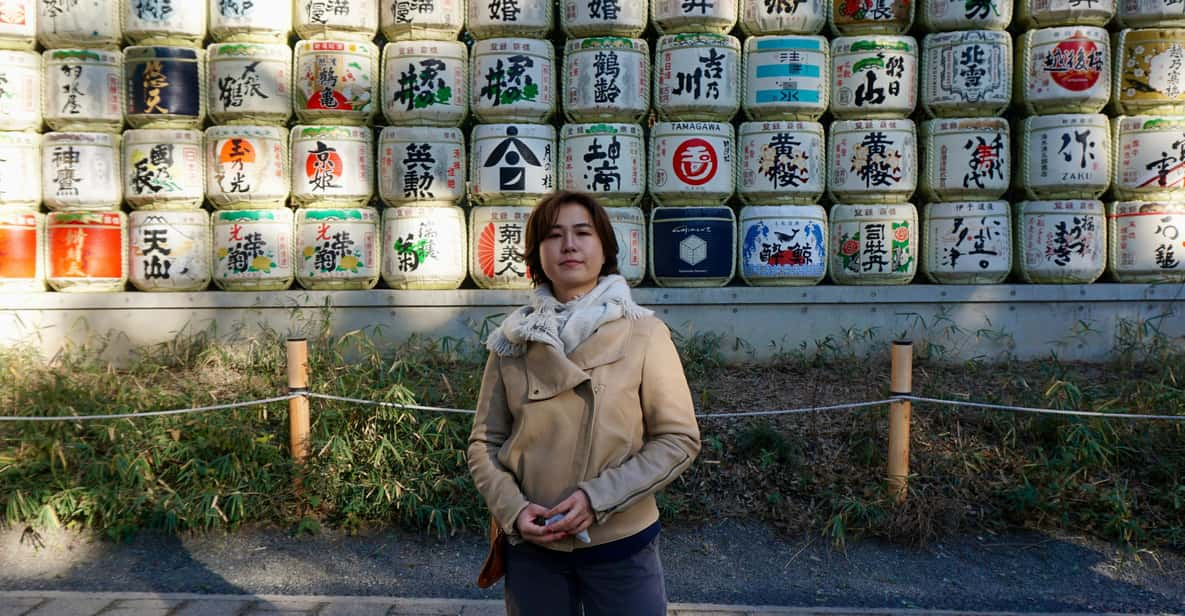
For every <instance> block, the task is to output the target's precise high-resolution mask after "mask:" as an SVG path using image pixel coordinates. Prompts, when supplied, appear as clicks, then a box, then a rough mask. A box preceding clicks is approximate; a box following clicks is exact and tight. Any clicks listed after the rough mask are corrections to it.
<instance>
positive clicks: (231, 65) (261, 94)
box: [206, 43, 292, 125]
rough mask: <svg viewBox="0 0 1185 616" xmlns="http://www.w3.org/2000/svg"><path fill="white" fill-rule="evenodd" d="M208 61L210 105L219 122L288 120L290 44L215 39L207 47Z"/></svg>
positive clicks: (290, 79)
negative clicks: (222, 41) (235, 41)
mask: <svg viewBox="0 0 1185 616" xmlns="http://www.w3.org/2000/svg"><path fill="white" fill-rule="evenodd" d="M206 62H207V64H208V70H209V78H208V79H209V81H208V85H207V87H206V92H207V94H208V101H207V103H206V109H208V110H209V112H210V119H211V120H213V121H214V122H215V123H218V124H276V125H284V124H287V123H288V118H290V117H292V50H291V49H289V48H288V46H287V45H268V44H262V43H215V44H213V45H210V46H209V47H208V48H207V49H206Z"/></svg>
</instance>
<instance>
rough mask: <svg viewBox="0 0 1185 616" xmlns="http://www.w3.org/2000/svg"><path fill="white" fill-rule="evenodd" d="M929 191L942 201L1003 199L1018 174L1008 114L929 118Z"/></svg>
mask: <svg viewBox="0 0 1185 616" xmlns="http://www.w3.org/2000/svg"><path fill="white" fill-rule="evenodd" d="M920 143H921V159H922V172H921V176H920V177H919V183H920V186H919V187H920V188H921V190H922V192H923V194H925V195H927V196H928V197H930V198H932V199H935V200H939V201H971V200H991V199H999V198H1000V197H1002V196H1003V195H1004V193H1005V192H1006V191H1007V190H1008V186H1009V183H1010V182H1011V178H1012V149H1011V147H1009V132H1008V120H1005V119H1004V118H943V119H939V120H927V121H925V122H923V123H922V130H921V141H920Z"/></svg>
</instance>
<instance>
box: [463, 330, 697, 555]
mask: <svg viewBox="0 0 1185 616" xmlns="http://www.w3.org/2000/svg"><path fill="white" fill-rule="evenodd" d="M699 449H700V440H699V427H698V426H697V425H696V421H695V412H694V408H693V407H692V403H691V393H690V391H689V390H688V387H687V379H686V377H685V376H684V375H683V365H682V364H681V363H680V362H679V355H678V353H677V352H676V351H675V345H674V344H673V343H672V342H671V334H670V331H669V330H668V329H667V326H666V325H665V324H664V323H663V322H662V321H661V320H659V319H658V318H656V317H654V316H648V317H644V318H641V319H629V318H621V319H617V320H615V321H611V322H609V323H606V324H605V325H602V326H601V327H600V328H599V329H598V330H597V331H596V332H594V333H593V335H592V336H590V337H589V338H588V339H587V340H585V341H584V342H583V343H582V344H581V345H580V346H579V347H577V348H576V350H575V351H573V352H572V354H571V355H570V356H567V357H565V356H564V354H563V352H561V351H559V350H557V349H555V348H554V347H551V346H549V345H546V344H540V343H532V344H531V345H530V346H529V347H528V350H527V352H526V354H524V355H523V356H521V357H498V356H497V355H495V354H493V353H491V354H490V357H489V361H488V362H487V363H486V368H485V375H484V376H483V377H482V386H481V394H480V397H479V400H478V404H477V416H476V417H475V419H474V423H473V431H472V432H471V433H470V435H469V471H470V473H472V475H473V480H474V482H475V483H476V485H477V490H478V492H480V493H481V495H482V497H483V498H485V501H486V504H487V505H488V506H489V508H490V511H491V512H492V513H493V514H494V517H495V518H496V519H497V520H498V523H499V524H500V525H501V526H502V528H503V530H505V531H506V533H507V535H509V536H510V538H511V540H512V541H513V542H517V541H519V540H520V539H519V537H518V535H517V533H516V532H515V530H514V523H515V520H517V519H518V515H519V513H521V512H522V510H523V509H525V508H526V506H527V504H528V503H530V502H533V503H536V504H539V505H542V506H544V507H553V506H555V505H556V504H558V503H559V502H560V501H562V500H563V499H564V498H566V497H567V496H569V495H570V494H571V493H572V492H573V491H575V490H576V488H581V489H583V490H584V491H585V492H586V493H587V494H588V499H589V503H590V504H591V505H592V509H593V511H594V514H595V521H594V523H593V525H592V527H591V528H589V529H588V534H589V536H590V538H591V539H592V542H591V543H590V544H588V545H590V546H594V545H600V544H604V543H608V542H610V541H615V540H617V539H622V538H625V537H628V536H630V535H633V534H635V533H637V532H639V531H641V530H643V529H645V528H646V527H647V526H649V525H651V524H653V523H654V522H655V521H656V520H657V519H658V507H657V505H656V504H655V499H654V493H655V492H657V491H658V490H660V489H662V487H663V486H665V485H667V484H668V483H670V482H671V481H673V480H674V479H675V478H676V477H678V476H679V474H680V473H682V472H683V470H684V469H686V468H687V467H688V466H689V465H691V462H692V460H694V459H695V456H696V455H697V454H698V453H699ZM547 547H549V548H552V549H556V550H562V551H571V550H573V549H577V548H580V547H586V545H585V544H583V543H579V542H577V541H576V539H575V538H568V539H563V540H560V541H556V542H554V543H551V544H548V545H547Z"/></svg>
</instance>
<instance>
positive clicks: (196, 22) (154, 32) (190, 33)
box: [119, 0, 207, 47]
mask: <svg viewBox="0 0 1185 616" xmlns="http://www.w3.org/2000/svg"><path fill="white" fill-rule="evenodd" d="M119 2H120V5H121V7H122V8H121V11H122V13H121V20H122V26H123V37H124V39H125V40H126V41H127V42H128V44H129V45H178V46H182V47H198V46H200V45H201V44H202V41H203V40H205V38H206V4H207V3H206V2H199V1H197V0H186V1H182V2H177V1H175V0H119Z"/></svg>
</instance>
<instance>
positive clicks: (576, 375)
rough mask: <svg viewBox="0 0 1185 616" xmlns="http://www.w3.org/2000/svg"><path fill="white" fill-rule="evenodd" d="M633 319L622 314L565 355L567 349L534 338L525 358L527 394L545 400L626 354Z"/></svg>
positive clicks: (584, 379)
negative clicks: (591, 371) (595, 369)
mask: <svg viewBox="0 0 1185 616" xmlns="http://www.w3.org/2000/svg"><path fill="white" fill-rule="evenodd" d="M631 321H632V319H630V318H629V317H622V318H620V319H617V320H614V321H610V322H609V323H606V324H604V325H602V326H601V327H599V328H598V329H597V330H596V331H595V332H593V335H591V336H589V337H588V339H586V340H585V341H584V342H582V343H580V346H578V347H576V350H575V351H572V355H571V356H568V357H565V356H564V353H563V351H561V350H559V349H557V348H555V347H553V346H551V345H549V344H542V343H538V342H533V343H531V344H530V345H529V346H528V347H527V353H526V355H524V357H523V359H524V362H525V368H526V372H527V398H528V399H531V400H543V399H546V398H551V397H553V396H555V395H557V394H559V393H560V392H563V391H567V390H569V389H573V388H575V387H576V386H577V385H579V384H581V383H583V382H584V381H587V380H588V379H589V375H588V373H587V372H585V371H586V370H591V369H593V368H596V367H597V366H603V365H605V364H611V363H613V362H615V361H617V360H619V359H621V358H622V357H624V356H625V345H626V343H627V342H629V339H630V333H631V332H632V331H633V324H632V322H631Z"/></svg>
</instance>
